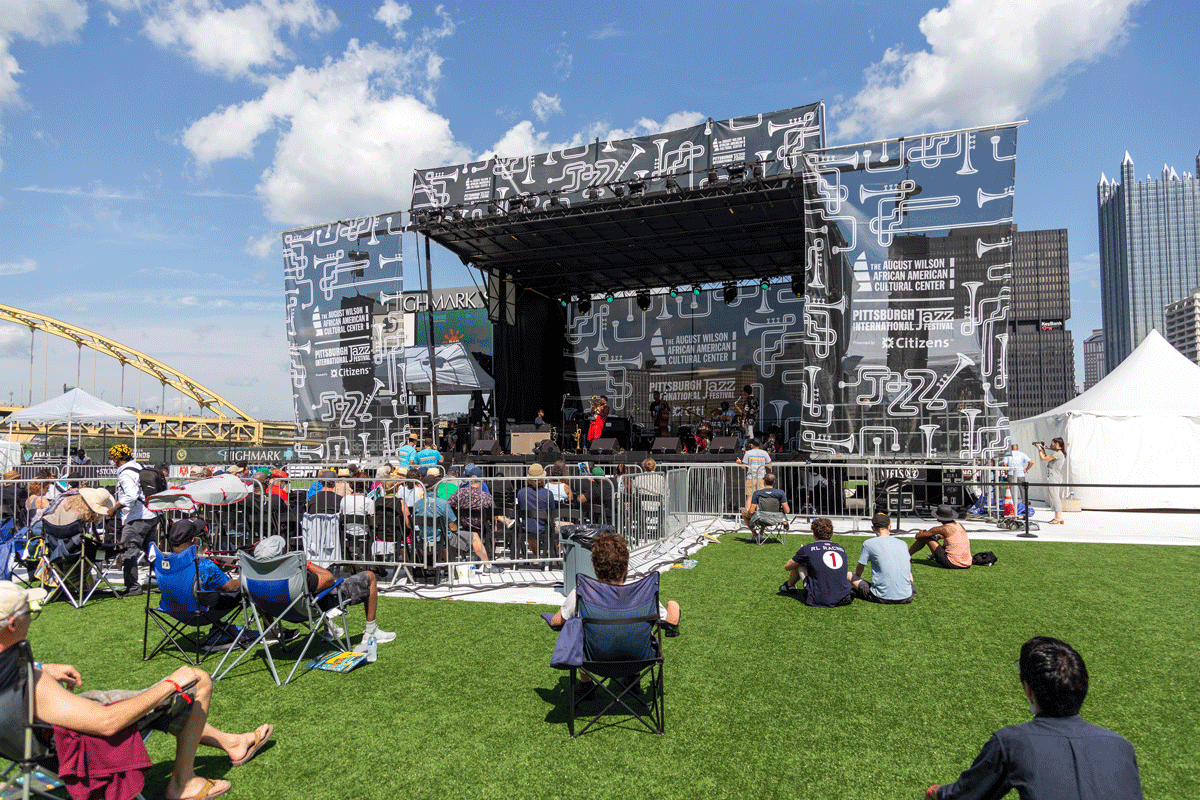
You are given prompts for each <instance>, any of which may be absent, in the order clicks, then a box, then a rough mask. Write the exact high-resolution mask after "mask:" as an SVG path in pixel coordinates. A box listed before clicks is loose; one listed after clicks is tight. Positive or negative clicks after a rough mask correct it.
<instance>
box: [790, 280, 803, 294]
mask: <svg viewBox="0 0 1200 800" xmlns="http://www.w3.org/2000/svg"><path fill="white" fill-rule="evenodd" d="M792 294H794V295H796V297H803V296H804V276H803V275H793V276H792Z"/></svg>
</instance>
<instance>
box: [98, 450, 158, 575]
mask: <svg viewBox="0 0 1200 800" xmlns="http://www.w3.org/2000/svg"><path fill="white" fill-rule="evenodd" d="M108 460H109V461H110V462H112V464H113V465H114V466H115V467H116V468H117V502H116V505H114V506H113V507H112V509H111V510H109V512H108V513H109V516H115V515H116V514H117V513H120V515H121V536H120V539H119V540H118V542H117V543H118V544H119V545H120V547H121V572H122V573H123V574H124V577H125V594H127V595H137V594H141V593H142V587H141V586H140V585H139V584H138V559H139V558H140V557H141V555H142V554H143V553H145V552H146V546H147V545H148V544H149V543H150V539H151V537H152V536H154V531H155V528H157V527H158V514H155V513H154V512H153V511H151V510H150V509H148V508H146V498H145V497H144V496H143V494H142V483H141V480H140V479H139V475H140V474H141V471H142V465H141V464H139V463H138V462H136V461H134V460H133V450H131V449H130V447H129V445H127V444H115V445H113V446H112V447H110V448H108Z"/></svg>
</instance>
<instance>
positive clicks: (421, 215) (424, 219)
mask: <svg viewBox="0 0 1200 800" xmlns="http://www.w3.org/2000/svg"><path fill="white" fill-rule="evenodd" d="M417 224H418V225H428V224H429V215H428V214H426V213H425V212H424V211H421V212H418V214H417Z"/></svg>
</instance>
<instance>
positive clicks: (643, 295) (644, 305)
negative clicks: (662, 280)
mask: <svg viewBox="0 0 1200 800" xmlns="http://www.w3.org/2000/svg"><path fill="white" fill-rule="evenodd" d="M637 304H638V308H640V309H641V310H642V311H646V310H648V309H649V308H650V293H649V292H638V294H637Z"/></svg>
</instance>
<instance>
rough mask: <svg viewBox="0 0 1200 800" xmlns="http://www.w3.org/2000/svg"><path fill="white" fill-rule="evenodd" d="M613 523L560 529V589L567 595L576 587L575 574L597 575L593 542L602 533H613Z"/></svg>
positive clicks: (568, 526)
mask: <svg viewBox="0 0 1200 800" xmlns="http://www.w3.org/2000/svg"><path fill="white" fill-rule="evenodd" d="M612 532H613V526H612V525H564V526H563V527H562V528H561V529H560V530H559V538H558V541H559V544H560V545H562V556H563V583H562V588H561V589H560V590H559V591H561V592H562V593H563V596H566V595H568V594H570V593H571V590H572V589H574V588H575V576H576V575H587V576H588V577H589V578H594V577H596V570H595V568H594V567H593V566H592V542H593V541H594V540H595V538H596V537H597V536H599V535H600V534H602V533H612Z"/></svg>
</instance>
